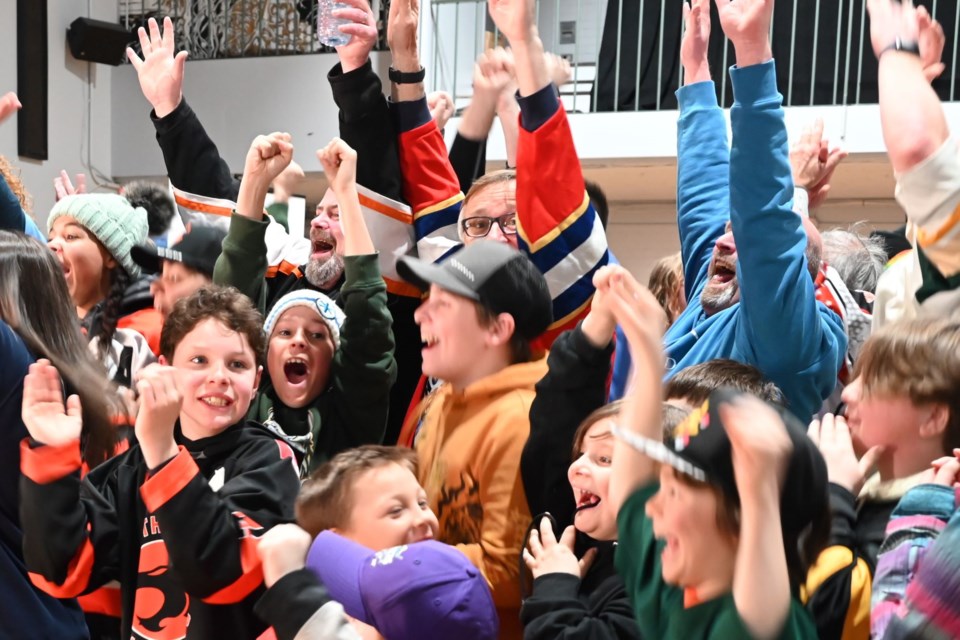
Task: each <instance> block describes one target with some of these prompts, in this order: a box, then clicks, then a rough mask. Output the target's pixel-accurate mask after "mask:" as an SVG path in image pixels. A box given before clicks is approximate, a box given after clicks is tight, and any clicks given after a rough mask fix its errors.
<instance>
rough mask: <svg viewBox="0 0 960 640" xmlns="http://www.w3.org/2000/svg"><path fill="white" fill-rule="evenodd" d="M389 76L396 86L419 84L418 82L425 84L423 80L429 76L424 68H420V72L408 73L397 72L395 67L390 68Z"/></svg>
mask: <svg viewBox="0 0 960 640" xmlns="http://www.w3.org/2000/svg"><path fill="white" fill-rule="evenodd" d="M387 75H388V76H389V78H390V82H393V83H394V84H417V83H418V82H423V79H424V78H425V77H426V75H427V70H426V69H424V68H423V67H420V71H414V72H413V73H407V72H404V71H397V70H396V69H394V68H393V67H390V70H389V71H388V72H387Z"/></svg>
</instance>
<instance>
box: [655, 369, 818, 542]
mask: <svg viewBox="0 0 960 640" xmlns="http://www.w3.org/2000/svg"><path fill="white" fill-rule="evenodd" d="M743 395H745V394H744V393H743V392H741V391H737V390H735V389H731V388H729V387H725V388H721V389H718V390H716V391H714V392H713V393H711V394H710V397H709V398H708V399H707V401H706V402H704V403H703V405H702V406H701V407H700V408H699V409H697V410H695V411H694V412H693V413H691V414H690V416H689V417H687V419H686V420H684V421H683V422H681V423H680V424H679V425H677V426H676V428H674V430H673V432H672V433H671V435H670V437H669V438H666V439H665V441H664V443H655V442H652V441H650V442H649V443H645V444H644V452H645V453H646V454H647V455H649V456H650V457H652V458H654V459H655V460H657V461H658V462H661V463H663V464H668V465H670V466H671V467H673V468H675V469H676V470H678V471H680V472H682V473H685V474H686V475H689V476H691V477H693V478H695V479H697V480H701V481H704V482H708V483H710V484H713V485H717V486H718V487H720V489H721V490H722V491H723V492H724V494H726V495H727V496H729V497H731V498H733V499H734V501H735V502H737V503H739V502H740V499H739V492H738V491H737V481H736V476H735V475H734V470H733V457H732V455H731V453H732V450H731V447H730V439H729V438H728V437H727V432H726V428H725V427H724V424H723V421H722V420H721V419H720V410H719V409H720V406H721V405H723V404H724V403H728V402H732V401H733V400H735V399H736V398H737V397H739V396H743ZM768 404H769V403H768ZM770 406H771V407H773V408H774V409H775V410H776V412H777V413H778V415H779V416H780V418H781V419H782V420H783V423H784V425H785V426H786V428H787V433H788V434H789V436H790V441H791V442H792V443H793V451H792V453H791V454H790V462H789V464H788V466H787V474H786V478H785V479H784V483H783V489H782V492H781V494H780V523H781V526H782V527H783V530H784V531H785V532H789V533H799V532H801V531H802V530H803V529H804V528H805V527H806V526H807V525H808V524H810V523H811V522H812V521H813V520H814V519H815V517H816V516H817V514H818V513H820V512H821V511H823V510H825V509H827V508H828V494H827V465H826V462H824V460H823V455H822V454H821V453H820V451H819V449H817V446H816V445H815V444H814V443H813V441H812V440H811V439H810V438H809V437H808V436H807V431H806V429H804V427H803V425H802V424H801V423H800V421H799V420H797V418H795V417H794V416H793V414H792V413H790V412H789V411H787V410H785V409H783V408H781V407H777V406H776V405H772V404H771V405H770Z"/></svg>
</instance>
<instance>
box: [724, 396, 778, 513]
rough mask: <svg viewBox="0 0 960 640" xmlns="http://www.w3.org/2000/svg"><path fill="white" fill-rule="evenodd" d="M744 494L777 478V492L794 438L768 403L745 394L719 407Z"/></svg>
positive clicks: (738, 481) (739, 487) (738, 483)
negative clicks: (791, 437) (792, 438)
mask: <svg viewBox="0 0 960 640" xmlns="http://www.w3.org/2000/svg"><path fill="white" fill-rule="evenodd" d="M719 412H720V418H721V420H722V421H723V425H724V429H725V430H726V432H727V437H728V438H729V439H730V449H731V454H732V456H733V470H734V475H735V476H736V482H737V490H738V491H739V492H740V495H741V498H742V497H743V496H746V495H748V494H751V492H753V491H754V490H756V489H759V488H761V487H764V486H767V485H766V483H767V482H770V481H772V480H775V481H776V489H777V490H776V495H777V496H779V495H780V488H781V487H782V486H783V481H784V479H785V478H786V474H787V466H788V464H789V461H790V454H791V453H792V451H793V442H791V440H790V434H788V433H787V427H786V425H784V424H783V419H782V418H781V417H780V415H779V414H777V412H776V411H775V410H774V409H773V407H771V406H770V405H768V404H767V403H765V402H763V401H762V400H759V399H758V398H755V397H753V396H750V395H743V396H740V397H738V398H736V399H735V400H734V401H733V402H728V403H724V404H723V405H721V406H720V408H719Z"/></svg>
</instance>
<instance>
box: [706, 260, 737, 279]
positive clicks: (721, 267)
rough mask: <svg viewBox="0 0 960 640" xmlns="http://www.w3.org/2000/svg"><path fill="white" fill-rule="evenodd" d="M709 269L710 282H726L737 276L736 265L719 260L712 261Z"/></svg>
mask: <svg viewBox="0 0 960 640" xmlns="http://www.w3.org/2000/svg"><path fill="white" fill-rule="evenodd" d="M711 271H712V274H711V276H710V284H727V283H729V282H730V281H731V280H733V279H734V278H736V277H737V267H736V265H732V264H729V263H727V262H722V261H719V260H718V261H717V262H715V263H714V265H713V269H711Z"/></svg>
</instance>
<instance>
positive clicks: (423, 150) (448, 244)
mask: <svg viewBox="0 0 960 640" xmlns="http://www.w3.org/2000/svg"><path fill="white" fill-rule="evenodd" d="M419 23H420V3H419V0H395V1H394V2H391V3H390V17H389V24H388V28H387V40H388V42H389V44H390V55H391V58H392V63H391V64H392V66H393V68H394V69H396V70H397V71H400V72H401V73H415V72H418V71H420V70H421V69H422V68H423V67H422V66H421V64H420V56H419V54H418V52H417V29H418V27H419ZM392 93H393V97H394V100H395V101H396V116H397V122H398V130H399V136H400V168H401V172H402V175H403V193H404V197H405V198H406V201H407V202H408V203H409V204H410V208H411V209H413V217H414V222H413V225H414V230H415V232H416V240H417V250H418V252H419V254H420V257H421V258H423V259H424V260H438V259H439V258H441V257H443V256H444V255H446V254H447V253H449V252H450V251H451V250H453V249H455V248H456V247H458V246H460V240H459V237H458V233H457V218H458V217H459V215H460V206H461V204H462V202H463V194H462V193H461V192H460V186H459V181H458V179H457V174H456V172H455V171H454V170H453V167H452V166H451V164H450V159H449V157H448V156H447V145H446V143H445V142H444V140H443V136H442V135H441V134H440V130H439V129H437V125H436V123H435V122H434V121H433V119H432V118H431V117H430V110H429V109H428V108H427V100H426V94H425V93H424V90H423V82H415V83H404V84H396V83H394V84H393V90H392Z"/></svg>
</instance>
